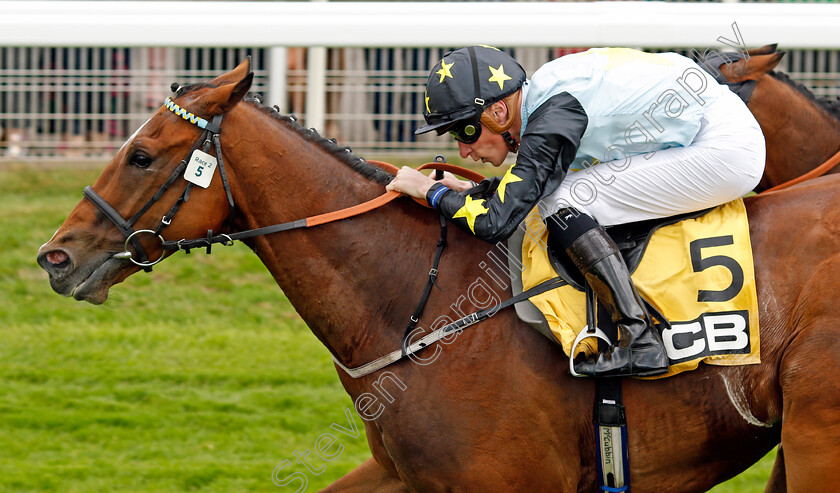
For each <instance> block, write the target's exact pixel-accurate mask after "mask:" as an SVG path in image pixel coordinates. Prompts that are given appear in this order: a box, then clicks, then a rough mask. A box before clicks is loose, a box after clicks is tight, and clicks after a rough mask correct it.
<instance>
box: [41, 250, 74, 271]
mask: <svg viewBox="0 0 840 493" xmlns="http://www.w3.org/2000/svg"><path fill="white" fill-rule="evenodd" d="M46 258H47V262H49V263H50V264H52V265H53V266H54V267H63V266H64V265H66V264H67V263H68V262H69V261H70V256H69V255H67V253H65V252H62V251H61V250H53V251H51V252H47V255H46Z"/></svg>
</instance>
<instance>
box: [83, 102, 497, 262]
mask: <svg viewBox="0 0 840 493" xmlns="http://www.w3.org/2000/svg"><path fill="white" fill-rule="evenodd" d="M164 107H165V108H166V109H168V110H169V111H172V112H173V113H175V114H176V115H178V116H180V117H181V118H183V119H184V120H185V121H188V122H189V123H191V124H193V125H196V126H197V127H199V128H201V129H202V130H203V133H202V134H201V136H200V137H199V139H198V140H197V141H196V142H195V144H194V145H193V146H192V148H191V149H190V151H189V153H188V154H187V156H186V157H185V158H184V159H183V160H182V161H181V162H180V164H178V166H177V167H176V168H175V170H174V171H173V172H172V174H170V175H169V178H168V179H167V180H166V182H164V184H163V185H161V187H160V188H159V189H158V190H157V192H155V194H154V195H153V196H152V198H150V199H149V200H148V201H147V202H146V203H145V204H144V205H143V206H142V207H140V209H139V210H138V211H137V212H136V213H135V214H134V215H133V216H132V217H131V218H130V219H124V218H123V217H122V216H121V215H120V214H119V213H118V212H117V211H116V209H114V207H113V206H111V204H109V203H108V202H107V201H106V200H105V199H104V198H102V197H101V196H100V195H99V194H98V193H96V191H94V190H93V188H91V187H90V186H87V187H85V190H84V196H85V197H86V198H87V199H88V200H90V201H91V202H92V203H93V204H94V205H95V206H96V207H97V208H98V209H99V210H100V211H101V212H102V213H103V214H104V215H105V217H107V218H108V219H109V220H110V221H111V222H112V223H113V224H114V225H115V226H116V227H117V229H119V230H120V232H121V233H122V234H123V236H124V237H125V246H124V251H122V252H118V253H116V254H114V255H113V257H112V258H115V259H122V260H130V261H131V262H133V263H134V264H135V265H137V266H138V267H141V268H143V270H145V271H146V272H150V271H151V270H152V266H154V265H155V264H157V263H158V262H160V261H161V260H163V258H164V256H165V255H166V252H167V251H177V250H184V251H186V252H187V253H189V252H190V250H192V249H194V248H206V249H207V253H210V252H211V247H212V245H213V244H215V243H221V244H222V245H225V246H229V245H232V244H233V242H234V241H236V240H244V239H247V238H253V237H255V236H262V235H267V234H272V233H278V232H281V231H289V230H292V229H299V228H309V227H312V226H317V225H320V224H326V223H329V222H333V221H337V220H340V219H346V218H348V217H353V216H356V215H359V214H363V213H365V212H368V211H370V210H373V209H375V208H377V207H380V206H382V205H385V204H387V203H389V202H391V201H392V200H394V199H396V198H397V197H399V196H400V193H399V192H385V193H384V194H382V195H380V196H378V197H376V198H374V199H372V200H369V201H367V202H364V203H361V204H358V205H355V206H352V207H348V208H346V209H341V210H339V211H334V212H328V213H325V214H319V215H316V216H310V217H307V218H304V219H298V220H296V221H291V222H287V223H281V224H275V225H272V226H265V227H262V228H257V229H250V230H245V231H239V232H235V233H234V232H229V233H227V234H224V233H216V234H214V232H213V230H208V231H207V235H206V236H205V237H203V238H195V239H180V240H176V241H171V240H165V239H164V238H163V236H162V232H163V230H164V229H165V228H166V227H167V226H169V224H171V223H172V219H173V218H174V217H175V214H176V213H177V212H178V209H179V208H180V207H181V205H182V204H183V203H184V202H187V201H188V200H189V198H190V191H191V190H192V186H193V183H192V182H189V181H187V180H185V181H187V184H186V185H185V187H184V191H183V192H182V193H181V195H180V196H179V198H178V200H177V201H176V202H175V204H174V205H173V206H172V207H171V208H170V210H169V212H168V213H167V214H166V215H165V216H163V217H162V218H161V220H160V223H159V224H158V225H157V227H155V229H153V230H152V229H139V230H134V224H135V223H136V222H137V221H138V220H139V219H140V217H142V216H143V215H144V214H145V213H146V212H147V211H148V210H149V209H150V208H151V207H152V206H153V205H154V204H155V203H157V202H158V201H159V200H160V199H161V197H163V195H164V193H166V191H167V190H169V188H170V187H171V186H172V185H173V184H174V183H175V181H177V179H178V177H179V175H183V174H184V171H185V170H186V169H187V165H188V163H189V161H190V159H191V156H192V154H193V152H195V151H196V150H198V149H199V148H200V149H201V151H202V152H205V153H206V152H207V151H209V150H210V146H211V145H212V146H213V149H214V152H215V154H216V159H217V160H218V168H219V174H220V176H221V179H222V186H223V187H224V190H225V194H226V195H227V200H228V205H229V207H230V212H229V214H228V223H229V229H228V231H232V228H231V227H230V226H232V224H230V223H231V222H232V218H233V212H234V210H235V204H234V201H233V195H232V194H231V190H230V183H229V182H228V178H227V173H226V172H225V165H224V159H223V157H222V146H221V141H220V138H219V135H220V133H221V124H222V119H223V115H216V116H214V117H212V118H211V119H210V120H209V121H208V120H205V119H204V118H201V117H198V116H195V115H194V114H193V113H190V112H188V111H187V110H185V109H183V108H181V107H180V106H178V105H177V104H175V103H174V102H172V100H171V99H170V98H166V102H165V103H164ZM368 162H369V163H371V164H374V165H376V166H378V167H380V168H383V169H384V170H386V171H388V172H391V173H394V174H396V172H397V168H396V167H395V166H394V165H391V164H388V163H384V162H381V161H368ZM418 169H421V170H422V169H435V170H440V171H441V172H442V171H450V172H453V173H456V174H459V175H461V176H464V177H466V178H468V179H470V180H473V181H476V182H478V181H481V180H482V179H484V177H483V176H482V175H480V174H478V173H475V172H473V171H470V170H466V169H464V168H460V167H458V166H453V165H450V164H446V163H444V162H440V161H438V162H434V163H426V164H424V165H422V166H420V167H419V168H418ZM421 204H424V205H426V204H425V201H421ZM427 206H428V205H427ZM141 234H148V235H152V236H153V237H155V238H157V239H158V241H160V243H161V248H162V252H161V254H160V256H159V257H158V258H157V259H156V260H153V261H150V260H149V258H148V255H147V254H146V251H145V250H144V249H143V245H142V244H141V243H140V241H139V240H138V238H137V236H138V235H141ZM129 246H132V247H134V250H135V253H132V252H131V251H130V250H129Z"/></svg>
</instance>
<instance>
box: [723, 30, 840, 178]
mask: <svg viewBox="0 0 840 493" xmlns="http://www.w3.org/2000/svg"><path fill="white" fill-rule="evenodd" d="M747 54H748V55H749V57H745V58H742V59H740V60H738V61H734V62H731V63H725V64H723V65H720V66H719V67H718V70H719V71H720V73H721V74H722V75H723V76H724V77H725V78H726V79H727V80H728V81H729V82H744V81H755V87H754V89H753V91H752V94H751V96H750V98H749V101H748V103H747V107H748V108H749V109H750V111H751V112H752V114H753V116H755V119H756V121H757V122H758V124H759V125H760V126H761V130H762V132H763V133H764V137H765V142H766V145H767V161H766V166H765V169H764V176H762V178H761V181H760V182H759V183H758V186H757V187H756V189H755V190H756V191H757V192H761V191H764V190H768V189H770V188H773V187H776V186H779V185H781V184H783V183H787V182H789V181H791V180H793V179H795V178H798V177H800V176H802V175H805V174H806V173H808V172H810V171H812V170H814V168H816V167H818V166H820V165H821V164H822V163H824V162H825V161H827V160H828V159H829V158H831V157H832V156H834V155H835V154H836V153H837V152H838V151H840V119H838V117H840V107H838V101H830V100H827V99H819V98H817V97H816V96H815V95H814V94H813V93H812V92H811V91H810V90H808V88H806V87H805V86H804V85H802V84H799V83H797V82H794V81H793V80H792V79H791V78H790V76H789V75H787V74H785V73H783V72H778V71H774V70H773V69H774V68H775V67H776V65H778V64H779V62H780V61H781V59H782V57H783V56H784V52H780V51H776V45H767V46H763V47H761V48H756V49H753V50H749V51H747ZM837 172H840V167H837V166H835V167H834V168H832V169H831V170H829V171H828V173H837Z"/></svg>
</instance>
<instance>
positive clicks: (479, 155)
mask: <svg viewBox="0 0 840 493" xmlns="http://www.w3.org/2000/svg"><path fill="white" fill-rule="evenodd" d="M481 125H482V129H481V135H480V136H479V137H478V140H476V141H475V142H473V143H472V144H464V143H463V142H458V150H459V151H460V153H461V157H462V158H464V159H466V158H467V157H469V158H472V160H473V161H481V162H483V163H490V164H492V165H493V166H500V165H501V164H502V163H503V162H504V160H505V158H506V157H507V155H508V147H507V144H505V139H503V138H502V136H501V135H499V134H497V133H493V132H491V131H490V129H488V128H487V127H485V126H484V124H481Z"/></svg>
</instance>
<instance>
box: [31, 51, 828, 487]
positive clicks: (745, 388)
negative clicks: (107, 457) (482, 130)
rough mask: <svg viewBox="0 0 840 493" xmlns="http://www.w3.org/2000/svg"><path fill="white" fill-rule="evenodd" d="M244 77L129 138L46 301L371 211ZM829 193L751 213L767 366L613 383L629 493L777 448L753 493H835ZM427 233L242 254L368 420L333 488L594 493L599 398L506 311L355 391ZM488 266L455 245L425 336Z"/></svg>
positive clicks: (401, 212)
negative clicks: (252, 95)
mask: <svg viewBox="0 0 840 493" xmlns="http://www.w3.org/2000/svg"><path fill="white" fill-rule="evenodd" d="M252 77H253V73H252V72H251V71H250V67H249V63H248V62H247V61H245V62H243V63H242V64H240V65H239V66H238V67H236V68H235V69H234V70H232V71H230V72H228V73H225V74H222V75H220V76H219V77H217V78H215V79H213V80H210V81H208V82H206V83H201V84H194V85H191V86H186V87H181V88H179V89H178V90H177V92H176V93H175V95H174V99H173V101H171V102H169V101H168V102H167V105H166V106H165V107H162V108H161V109H159V110H158V111H156V112H155V113H154V114H153V115H152V116H151V117H150V118H149V120H148V121H147V122H146V123H145V124H144V125H142V126H141V127H140V128H139V129H138V130H137V131H136V133H135V134H134V135H133V136H132V137H131V138H129V140H128V141H126V143H125V144H124V145H123V147H122V148H121V149H119V150H118V151H117V153H116V154H115V155H114V157H113V158H112V160H111V161H110V163H109V164H108V165H107V167H106V168H105V169H104V170H103V172H102V174H101V175H100V177H99V178H98V179H97V180H96V181H95V183H94V184H93V187H92V189H93V190H94V191H95V196H97V197H99V199H94V198H91V197H94V195H93V194H90V193H86V198H84V199H83V200H82V201H81V202H80V203H79V204H78V205H77V206H76V207H75V208H74V209H73V211H72V212H71V213H70V215H69V216H68V218H67V219H66V220H65V221H64V223H63V224H62V225H61V227H60V228H59V230H58V231H57V232H56V233H55V234H54V235H53V237H52V239H50V240H49V241H48V242H47V243H46V244H44V245H43V246H42V247H41V248H40V250H39V252H38V256H37V261H38V263H39V264H40V265H41V266H42V267H43V268H44V269H45V270H46V271H47V273H48V274H49V279H50V284H51V286H52V288H53V289H54V290H55V291H56V292H57V293H59V294H62V295H65V296H72V297H73V298H75V299H76V300H84V301H88V302H91V303H102V302H104V301H105V300H106V299H107V296H108V292H109V289H110V288H111V287H112V286H114V285H115V284H117V283H119V282H122V281H123V280H125V279H126V278H128V277H129V276H131V275H132V274H134V273H136V272H138V271H140V270H141V269H142V268H143V266H145V265H147V264H151V263H152V262H154V261H157V260H160V259H163V258H165V257H166V256H167V255H169V254H171V253H172V250H169V249H165V248H164V246H163V243H164V241H166V242H170V243H167V244H169V245H180V246H184V245H186V244H187V243H184V242H179V241H177V239H179V238H184V239H190V238H205V237H207V238H209V237H211V236H212V237H221V238H225V237H227V238H228V239H235V235H236V232H241V231H246V230H253V229H254V228H260V227H265V226H268V225H274V224H288V223H289V222H291V223H292V224H297V225H298V226H300V225H301V224H305V223H306V221H303V222H302V221H301V218H306V217H310V216H312V215H313V214H322V213H326V214H329V213H330V212H331V211H338V210H342V209H345V208H347V207H351V206H354V205H356V204H361V203H365V202H366V201H369V200H371V199H376V198H377V197H379V196H381V195H382V194H383V192H384V185H385V184H386V183H388V182H389V181H390V180H391V179H392V174H391V173H388V172H386V171H383V170H381V169H380V168H379V167H377V166H373V165H372V164H370V163H368V162H366V161H364V160H363V159H361V158H359V157H357V156H355V154H353V153H352V152H351V151H349V150H347V149H346V148H342V147H340V146H338V145H336V144H335V143H333V142H332V141H329V140H327V139H324V138H322V137H320V136H319V135H318V134H317V133H315V132H313V131H310V130H308V129H304V128H302V127H300V126H299V125H297V124H296V123H295V122H294V121H293V119H291V118H288V117H283V116H281V115H279V114H278V113H277V112H276V111H274V110H272V109H270V108H266V107H265V106H263V105H262V104H260V103H258V102H254V101H251V100H247V99H245V96H246V93H247V91H248V90H249V88H250V85H251V81H252ZM170 108H177V110H178V111H179V114H176V113H175V112H174V111H175V110H174V109H173V110H172V111H170ZM220 118H222V120H221V123H219V119H220ZM185 119H187V121H185ZM190 120H192V122H193V123H196V122H197V123H196V124H191V122H190ZM208 120H209V123H208ZM201 122H203V123H204V124H206V125H209V126H210V127H212V126H214V125H216V126H217V129H216V130H218V132H219V133H218V134H217V135H218V137H219V138H218V139H215V137H214V138H213V139H209V138H208V139H207V140H206V143H207V144H208V145H209V143H210V142H211V141H212V142H214V144H215V147H214V148H215V153H216V154H215V155H216V157H217V158H219V159H220V161H219V165H218V167H219V168H220V169H219V172H217V173H215V174H214V175H213V178H212V180H211V181H210V182H209V184H208V186H207V188H202V187H193V188H192V190H191V191H190V192H189V194H188V195H189V196H188V197H187V199H188V200H183V199H184V198H185V194H184V193H183V192H182V191H181V189H182V188H183V187H181V186H180V184H183V183H184V180H183V179H182V178H181V175H182V174H183V167H182V166H181V165H180V163H181V161H182V159H184V156H185V155H188V154H189V152H191V150H192V149H194V148H195V147H201V145H202V141H203V140H204V139H205V138H204V137H202V129H200V128H198V127H197V126H196V125H197V124H199V123H201ZM222 163H223V165H224V169H225V170H226V171H225V173H222V172H221V168H222V167H223V166H222ZM173 184H178V186H177V187H176V186H169V185H173ZM838 185H840V182H838V179H837V178H836V177H834V176H831V177H823V178H820V179H816V180H813V181H811V182H809V183H806V184H802V185H800V186H797V187H793V188H790V189H787V190H784V191H780V192H772V193H769V194H765V195H759V196H754V197H750V198H747V199H745V203H746V208H747V212H748V216H749V220H750V233H751V236H752V249H753V254H754V258H755V273H756V283H757V294H758V299H759V316H760V320H761V330H762V332H761V353H762V354H761V357H762V359H761V363H760V364H758V365H747V366H710V365H700V367H699V368H697V369H696V370H693V371H691V372H687V373H683V374H680V375H678V376H675V377H670V378H666V379H662V380H653V381H646V380H637V379H626V380H625V381H624V382H623V396H624V405H625V407H626V418H627V426H628V437H629V439H628V443H629V457H630V467H631V473H630V474H631V483H632V488H633V490H634V491H637V492H645V491H657V492H659V491H669V492H700V491H706V490H708V489H709V488H711V487H712V486H713V485H715V484H718V483H720V482H722V481H725V480H727V479H729V478H732V477H734V476H735V475H736V474H738V473H740V472H741V471H743V470H745V469H746V468H747V467H749V466H750V465H752V464H753V463H754V462H756V461H757V460H758V459H760V458H761V457H763V456H764V455H765V454H766V453H767V452H768V451H770V450H771V449H772V448H773V447H774V446H776V445H777V444H779V443H780V442H781V443H782V444H783V447H784V462H783V466H780V467H783V469H782V470H778V471H776V472H775V473H774V475H773V478H771V483H770V484H769V485H768V489H767V491H770V492H781V491H788V490H789V491H814V490H817V489H819V488H822V487H824V485H826V484H834V483H835V482H837V481H840V470H838V468H837V467H836V465H837V464H838V462H840V450H838V447H837V444H838V443H840V427H838V426H836V419H837V415H838V411H837V410H838V409H840V393H838V392H837V391H836V390H837V388H838V386H840V358H838V357H837V354H840V332H838V330H837V323H838V320H840V305H838V304H837V303H835V302H834V296H833V293H834V292H836V291H837V290H838V289H840V257H838V256H837V252H838V251H840V227H838V226H837V225H838V224H840V208H838V207H837V204H840V187H839V186H838ZM154 199H158V200H154ZM94 201H99V203H98V204H95V203H94ZM144 204H145V205H144ZM176 206H177V207H176ZM108 207H112V210H111V211H110V212H108ZM176 209H177V214H174V215H173V214H171V212H172V211H173V210H176ZM115 214H116V215H118V216H119V217H121V218H126V217H132V215H133V216H134V217H135V218H136V220H135V221H133V223H134V224H133V226H134V227H136V228H138V229H137V231H144V230H143V229H139V228H145V230H147V232H145V233H143V234H139V235H137V236H134V239H136V240H138V241H139V243H140V244H141V246H142V248H143V249H144V250H145V253H146V254H147V256H148V258H149V259H150V260H149V261H148V262H136V263H134V262H130V261H128V260H127V258H128V257H129V255H131V254H134V255H136V254H137V247H136V246H131V242H130V241H129V240H126V236H128V235H134V234H135V233H131V232H129V230H130V229H131V228H128V229H125V227H124V225H123V226H122V227H115V224H114V222H113V221H114V220H115V219H114V218H115V217H117V216H115ZM161 217H163V218H164V219H163V220H161V219H159V218H161ZM162 224H163V225H165V228H164V229H162V230H160V232H159V233H154V232H148V231H153V230H156V228H159V227H161V225H162ZM440 228H441V224H440V221H439V216H438V214H437V213H436V212H435V211H433V210H431V209H428V208H424V207H421V206H420V205H417V204H416V203H415V202H413V201H412V200H409V199H408V198H397V199H395V200H392V201H390V202H388V203H387V204H386V205H383V206H381V207H378V208H375V209H373V210H371V211H369V212H367V213H364V214H360V215H355V216H353V217H350V218H347V219H343V220H339V221H333V222H326V223H323V224H320V225H318V226H313V227H296V228H293V229H288V230H286V231H282V232H276V233H272V234H266V235H262V236H251V237H249V238H247V239H245V240H244V241H245V242H246V244H247V245H248V246H249V247H250V248H251V249H252V250H253V251H254V253H255V254H256V255H257V256H258V257H259V258H260V259H261V261H262V262H263V263H264V264H265V266H266V267H267V269H268V271H269V272H270V274H271V275H272V276H273V277H274V279H275V280H276V282H277V284H278V285H279V287H280V288H281V289H282V290H283V292H284V293H285V295H286V296H287V297H288V299H289V301H290V302H291V303H292V305H293V306H294V307H295V309H296V311H297V312H298V313H299V314H300V316H301V317H302V318H303V320H304V321H305V322H306V324H307V325H308V326H309V328H310V330H311V331H312V332H313V333H314V334H315V336H316V337H317V338H318V339H319V340H320V342H321V343H322V344H323V345H324V346H325V348H326V349H327V350H328V351H329V352H330V353H331V354H332V355H333V358H334V359H335V361H336V371H337V373H338V377H339V379H340V381H341V384H342V385H343V387H344V389H345V390H346V392H347V393H348V394H349V396H350V397H351V398H352V399H353V401H354V403H355V407H356V410H357V412H358V413H359V415H360V416H362V418H363V419H364V424H365V429H366V432H367V438H368V444H369V447H370V450H371V454H372V457H371V458H370V459H368V460H367V461H366V462H364V463H363V464H361V465H360V466H359V467H358V468H357V469H354V470H352V471H350V472H349V473H348V474H347V475H345V476H344V477H342V478H341V479H339V480H338V481H337V482H336V483H334V484H333V485H331V486H330V487H328V488H327V489H326V491H348V492H361V491H365V492H368V491H376V492H398V491H399V492H404V491H413V492H417V491H423V492H433V491H491V492H494V491H546V490H548V489H549V488H551V489H552V490H554V491H560V492H576V491H592V490H595V489H596V488H597V477H596V475H597V465H596V463H597V452H596V439H595V429H594V424H593V421H592V407H593V402H594V398H595V381H594V380H593V379H582V378H574V377H572V376H571V375H570V374H569V371H568V366H569V361H568V358H567V356H566V355H565V353H564V352H563V351H562V349H560V347H559V346H558V345H556V344H552V343H550V342H548V341H547V340H546V339H545V337H544V336H543V335H541V334H539V333H538V332H537V331H536V330H534V329H532V328H531V327H530V326H528V325H526V324H525V323H523V322H521V321H520V320H519V319H518V318H517V316H516V315H515V313H514V311H513V310H500V311H498V312H497V313H495V315H493V316H492V317H490V318H488V319H486V320H484V321H483V322H481V323H479V324H476V325H474V326H472V327H470V328H468V329H464V330H463V331H461V332H458V333H455V334H450V336H451V337H448V338H446V339H444V340H441V341H439V342H437V343H434V344H429V346H428V348H427V349H426V350H425V352H421V353H418V354H417V355H416V356H417V357H418V358H422V359H411V358H409V359H405V358H403V359H398V360H397V361H396V362H395V363H393V364H391V365H389V366H387V367H385V368H383V369H381V370H379V371H377V372H374V373H372V374H370V375H367V376H362V377H359V378H353V377H351V376H350V375H349V374H348V373H347V372H346V371H345V370H344V369H343V368H344V367H348V368H357V367H359V366H361V365H363V364H366V363H368V362H371V361H373V360H376V359H377V358H380V357H381V356H383V355H385V354H387V353H391V352H393V351H395V350H396V351H397V352H399V349H400V347H401V341H402V338H403V334H404V331H405V327H406V324H407V323H408V321H409V318H410V317H411V316H412V314H413V313H414V310H415V305H416V302H417V299H418V298H420V296H421V293H422V292H423V291H424V287H425V286H426V285H427V284H428V279H429V277H430V272H429V266H430V265H432V263H433V260H434V258H435V256H436V255H438V254H439V252H437V250H436V244H437V242H438V241H439V240H440ZM213 232H221V233H218V234H216V233H213ZM164 235H165V236H166V237H167V238H169V239H168V240H164V238H163V237H164ZM214 235H215V236H214ZM781 238H784V239H785V240H784V241H780V239H781ZM184 241H188V240H184ZM225 241H226V240H225ZM189 244H191V245H192V243H189ZM208 244H209V242H208ZM495 248H498V245H491V244H489V243H485V242H482V241H480V240H478V239H476V238H474V237H473V236H471V235H469V234H467V233H465V232H462V231H460V230H457V229H456V230H451V231H449V232H448V236H447V241H446V248H444V249H443V250H442V253H440V254H439V264H438V265H437V269H438V271H437V278H436V283H437V285H439V287H440V288H441V289H432V290H431V291H430V292H429V296H428V300H427V304H426V306H425V309H424V310H423V311H422V314H421V315H420V317H419V318H418V322H419V325H418V327H426V328H434V327H435V321H436V319H437V318H438V317H439V316H441V315H447V316H451V317H454V315H453V312H455V311H463V312H469V311H471V310H472V309H473V308H484V307H486V306H487V305H488V304H489V302H488V298H492V297H494V296H498V297H499V298H500V299H501V298H504V297H509V296H510V294H511V290H510V286H506V287H505V288H504V289H503V288H501V287H500V286H499V285H497V284H495V283H497V282H498V281H499V280H500V279H502V273H501V272H498V271H496V272H491V270H492V269H493V266H492V265H491V262H489V261H488V255H489V254H490V253H492V250H493V249H495ZM138 264H140V265H138ZM497 278H498V279H497ZM479 281H481V282H482V286H483V287H484V290H483V291H481V290H478V289H476V288H475V287H476V286H477V285H478V283H479ZM470 294H472V295H470ZM456 308H457V310H456ZM783 418H784V419H783Z"/></svg>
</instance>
